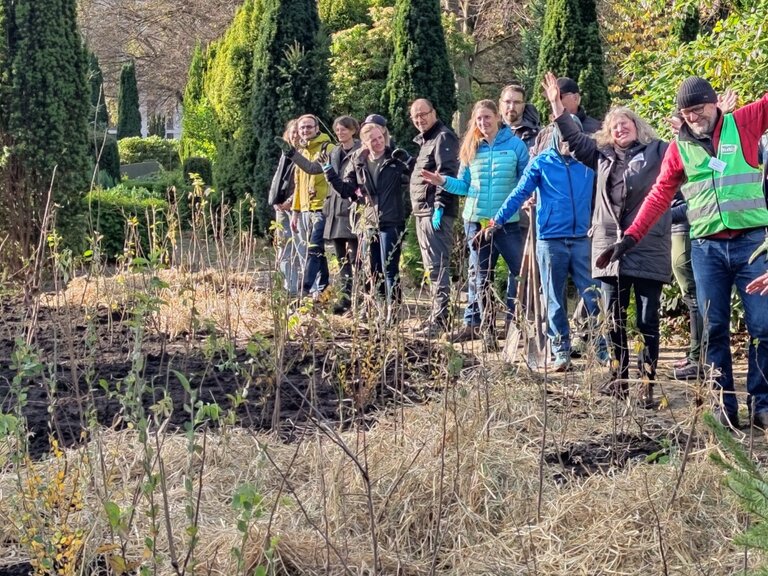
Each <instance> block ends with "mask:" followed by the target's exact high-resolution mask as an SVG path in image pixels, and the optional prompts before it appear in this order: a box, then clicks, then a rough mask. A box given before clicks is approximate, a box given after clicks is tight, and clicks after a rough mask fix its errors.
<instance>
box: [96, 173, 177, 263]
mask: <svg viewBox="0 0 768 576" xmlns="http://www.w3.org/2000/svg"><path fill="white" fill-rule="evenodd" d="M85 203H86V209H87V208H88V207H89V206H90V209H91V221H92V223H93V227H94V230H95V231H96V232H98V233H99V234H100V235H101V236H102V239H101V252H102V254H104V255H105V256H106V258H107V259H108V260H114V259H116V258H117V257H118V256H121V255H122V254H123V251H124V247H125V239H126V230H127V228H128V221H129V220H130V219H135V221H136V226H137V227H138V230H139V236H140V238H141V248H142V250H143V251H147V250H148V249H149V222H148V218H147V215H150V214H152V213H153V212H155V213H158V216H157V223H158V224H159V225H160V226H162V227H165V214H166V210H167V209H168V203H167V202H166V201H165V200H164V199H163V198H158V197H156V196H155V195H154V194H153V193H152V192H151V191H150V190H148V189H147V188H141V187H135V186H133V187H129V186H126V185H125V184H119V185H117V186H115V187H114V188H110V189H109V190H99V189H97V190H94V191H93V192H89V193H88V194H87V195H86V196H85Z"/></svg>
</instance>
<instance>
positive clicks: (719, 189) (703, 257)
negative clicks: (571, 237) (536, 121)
mask: <svg viewBox="0 0 768 576" xmlns="http://www.w3.org/2000/svg"><path fill="white" fill-rule="evenodd" d="M677 107H678V110H679V112H680V115H681V116H682V119H683V125H682V126H681V128H680V132H679V134H678V135H677V137H676V138H675V140H674V141H672V142H671V143H670V145H669V148H668V149H667V153H666V155H665V156H664V161H663V163H662V166H661V172H660V173H659V176H658V178H657V179H656V183H655V184H654V186H653V188H652V189H651V192H650V193H649V194H648V196H647V197H646V199H645V201H644V202H643V206H642V208H641V209H640V212H639V214H638V215H637V217H636V218H635V221H634V222H633V224H632V225H631V226H630V227H629V228H628V229H627V230H626V232H625V234H624V238H623V239H622V240H621V241H620V242H617V243H616V244H614V245H613V246H611V247H610V248H608V249H607V250H606V251H605V252H604V253H603V254H602V255H601V256H600V258H601V259H602V261H603V262H607V261H608V260H610V261H616V260H618V259H619V258H621V255H622V254H624V253H625V252H626V251H627V250H629V249H631V248H632V247H633V246H634V245H635V244H636V243H637V242H639V241H640V240H641V239H642V238H643V237H644V236H645V235H646V234H647V233H648V231H649V230H650V228H651V227H652V226H653V224H654V223H655V222H656V221H657V220H658V219H659V218H660V217H661V215H662V214H663V213H664V212H666V211H667V209H668V208H669V206H670V203H671V202H672V199H673V197H674V195H675V192H676V191H677V189H678V188H679V189H680V190H681V192H682V193H683V196H684V197H685V200H686V203H687V205H688V210H687V216H688V221H689V222H690V225H691V239H692V246H691V258H692V264H693V275H694V278H695V280H696V294H697V297H698V302H699V309H700V311H701V313H702V315H703V316H704V341H703V343H702V349H704V350H706V355H707V357H706V363H707V364H709V365H711V366H712V367H713V368H714V370H715V372H714V373H715V374H716V381H715V388H716V392H717V393H718V395H717V401H716V405H715V407H714V412H715V415H716V416H717V417H718V418H719V420H720V422H721V423H723V424H725V425H729V426H733V427H736V426H738V403H737V400H736V396H735V394H734V385H733V369H732V359H731V348H730V312H731V304H730V302H731V289H732V286H734V285H735V286H736V288H737V289H738V291H739V295H740V296H741V300H742V302H743V303H744V312H745V320H746V324H747V330H748V331H749V335H750V341H749V342H750V344H749V356H748V373H747V391H748V392H749V397H748V400H747V404H748V408H749V412H750V417H751V420H752V424H753V425H755V426H757V427H759V428H763V429H768V306H766V305H765V301H761V297H760V296H759V295H758V294H749V293H748V291H747V285H748V284H749V283H750V282H752V281H754V280H755V279H756V278H758V277H759V276H760V275H761V274H762V273H763V272H765V261H764V259H763V258H757V259H755V258H753V257H752V256H753V254H755V253H756V252H759V248H760V247H761V246H762V245H763V243H764V242H765V241H766V238H767V237H768V203H767V200H766V196H765V192H764V190H763V178H762V172H761V170H760V166H759V162H758V153H757V143H758V141H759V139H760V136H761V135H762V134H763V132H765V131H766V130H767V129H768V94H766V95H764V96H763V97H762V98H761V99H760V100H758V101H756V102H753V103H751V104H748V105H747V106H744V107H743V108H739V109H738V110H736V111H734V112H733V113H727V114H724V113H722V112H721V111H720V109H719V108H718V107H717V94H716V93H715V90H714V89H713V88H712V85H711V84H710V83H709V82H707V81H706V80H705V79H704V78H700V77H698V76H691V77H690V78H688V79H686V80H685V81H684V82H683V83H682V84H681V85H680V88H679V90H678V92H677Z"/></svg>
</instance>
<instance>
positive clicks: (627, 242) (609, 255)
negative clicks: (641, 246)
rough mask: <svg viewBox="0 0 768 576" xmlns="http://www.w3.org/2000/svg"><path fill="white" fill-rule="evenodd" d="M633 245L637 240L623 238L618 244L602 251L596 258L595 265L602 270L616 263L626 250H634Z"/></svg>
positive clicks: (629, 237) (630, 237) (628, 237)
mask: <svg viewBox="0 0 768 576" xmlns="http://www.w3.org/2000/svg"><path fill="white" fill-rule="evenodd" d="M635 244H637V240H635V239H634V238H632V236H624V238H622V239H621V240H620V241H619V242H616V244H613V245H612V246H611V247H610V248H608V249H606V250H604V251H603V252H602V253H601V254H600V256H598V257H597V262H595V264H596V265H597V267H598V268H600V269H601V270H602V269H603V268H605V267H606V266H608V264H611V263H612V262H616V260H618V259H619V258H621V257H622V256H624V253H625V252H626V251H627V250H631V249H632V248H634V247H635Z"/></svg>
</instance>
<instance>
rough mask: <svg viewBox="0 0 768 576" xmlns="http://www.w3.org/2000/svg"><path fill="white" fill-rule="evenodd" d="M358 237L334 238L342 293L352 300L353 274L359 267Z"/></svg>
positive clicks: (334, 249)
mask: <svg viewBox="0 0 768 576" xmlns="http://www.w3.org/2000/svg"><path fill="white" fill-rule="evenodd" d="M357 248H358V242H357V238H334V239H333V251H334V252H336V258H337V259H338V260H339V278H340V280H341V294H342V296H343V297H346V299H347V300H350V299H351V297H352V274H353V270H354V269H355V268H356V267H357Z"/></svg>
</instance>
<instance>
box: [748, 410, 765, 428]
mask: <svg viewBox="0 0 768 576" xmlns="http://www.w3.org/2000/svg"><path fill="white" fill-rule="evenodd" d="M752 426H754V427H755V428H759V429H760V430H763V431H766V430H768V412H758V413H757V414H753V415H752Z"/></svg>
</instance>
